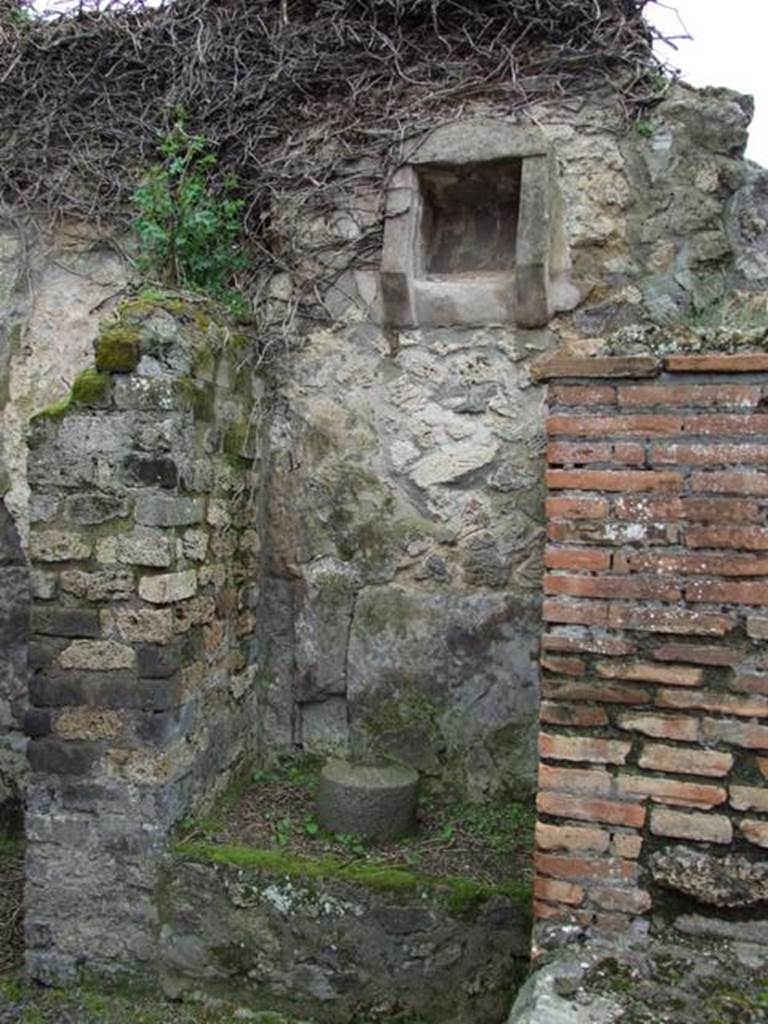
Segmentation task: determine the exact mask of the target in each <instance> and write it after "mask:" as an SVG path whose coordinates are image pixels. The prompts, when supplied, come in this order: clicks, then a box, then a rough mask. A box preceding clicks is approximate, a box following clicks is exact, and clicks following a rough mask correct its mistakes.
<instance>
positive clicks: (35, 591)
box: [29, 569, 59, 601]
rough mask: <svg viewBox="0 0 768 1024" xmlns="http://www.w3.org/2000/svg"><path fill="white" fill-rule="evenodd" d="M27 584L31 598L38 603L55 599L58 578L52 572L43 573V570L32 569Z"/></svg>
mask: <svg viewBox="0 0 768 1024" xmlns="http://www.w3.org/2000/svg"><path fill="white" fill-rule="evenodd" d="M29 584H30V588H31V591H32V597H34V598H37V600H38V601H50V600H52V599H53V598H54V597H56V592H57V590H58V588H59V577H58V575H57V574H56V573H54V572H45V571H44V570H43V569H33V570H32V571H31V572H30V574H29Z"/></svg>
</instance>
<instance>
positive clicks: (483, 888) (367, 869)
mask: <svg viewBox="0 0 768 1024" xmlns="http://www.w3.org/2000/svg"><path fill="white" fill-rule="evenodd" d="M173 849H174V852H175V853H177V854H179V855H180V856H182V857H185V858H188V859H190V860H194V861H197V862H200V863H212V864H220V865H224V866H230V867H236V868H241V869H250V870H254V871H258V872H262V873H264V874H267V875H280V876H283V877H287V878H292V879H304V880H307V879H320V878H322V879H327V880H333V879H336V880H339V881H343V882H348V883H353V884H356V885H362V886H365V887H366V888H368V889H372V890H374V891H376V892H387V893H400V894H413V895H419V894H421V895H424V894H427V895H429V896H432V897H433V898H434V899H436V900H438V901H439V902H441V903H444V904H445V905H446V906H447V907H448V908H449V909H450V910H451V911H452V912H453V913H455V914H462V913H467V912H470V911H472V910H474V909H476V908H477V907H479V906H480V905H481V904H482V903H484V902H485V901H486V900H488V899H490V898H491V897H492V896H496V895H504V896H507V897H509V898H510V899H512V900H513V901H514V902H515V903H518V904H520V905H521V906H522V907H525V906H526V905H527V903H528V900H529V897H530V888H529V886H528V885H527V884H526V883H521V882H513V881H509V882H505V883H503V884H501V885H497V886H492V885H488V884H486V883H485V882H481V881H479V880H477V879H474V878H460V877H456V876H453V875H445V876H438V875H425V874H421V873H420V872H415V871H409V870H406V869H405V868H399V867H392V866H391V865H389V864H387V865H381V864H375V863H374V864H371V863H353V864H349V863H348V862H344V861H340V860H338V859H337V858H336V857H332V856H328V855H325V856H321V857H302V856H298V855H297V854H293V853H290V852H288V851H285V850H260V849H254V848H253V847H250V846H241V845H237V844H223V845H218V844H215V843H207V842H179V843H176V844H175V845H174V847H173Z"/></svg>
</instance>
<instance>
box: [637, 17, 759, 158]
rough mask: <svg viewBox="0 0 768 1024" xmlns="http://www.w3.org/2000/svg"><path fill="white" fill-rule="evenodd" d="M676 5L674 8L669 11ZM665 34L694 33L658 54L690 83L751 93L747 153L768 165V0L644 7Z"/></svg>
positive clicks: (660, 50) (661, 48)
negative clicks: (752, 105)
mask: <svg viewBox="0 0 768 1024" xmlns="http://www.w3.org/2000/svg"><path fill="white" fill-rule="evenodd" d="M675 8H676V9H677V12H678V14H675V13H674V9H675ZM646 15H647V16H648V18H649V20H650V21H652V22H653V23H654V24H656V25H657V26H658V27H659V28H660V29H662V30H663V31H664V33H665V35H679V34H681V26H680V23H681V21H682V23H683V25H684V26H685V29H687V30H688V32H689V33H690V35H691V36H693V39H692V40H690V41H680V42H678V43H676V45H677V46H678V50H677V52H675V51H674V50H670V49H669V48H668V47H660V48H659V54H660V55H661V56H663V58H664V59H665V60H667V61H669V63H670V64H673V65H674V66H675V67H678V68H679V69H680V70H681V72H682V77H683V78H684V79H685V80H686V81H687V82H690V83H691V85H727V86H728V87H729V88H731V89H737V90H738V91H739V92H747V93H751V94H752V96H754V97H755V119H754V121H753V122H752V127H751V129H750V133H749V138H750V142H749V148H748V150H747V156H748V157H750V159H752V160H756V161H757V162H758V163H759V164H762V165H763V167H768V0H664V3H651V4H649V5H648V7H647V8H646Z"/></svg>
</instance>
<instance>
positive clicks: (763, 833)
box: [739, 818, 768, 847]
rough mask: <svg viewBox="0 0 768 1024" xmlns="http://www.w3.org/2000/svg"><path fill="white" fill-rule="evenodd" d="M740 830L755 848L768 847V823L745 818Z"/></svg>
mask: <svg viewBox="0 0 768 1024" xmlns="http://www.w3.org/2000/svg"><path fill="white" fill-rule="evenodd" d="M739 828H740V829H741V831H742V833H743V834H744V835H745V836H746V838H747V839H748V840H749V841H750V843H754V844H755V846H762V847H768V821H753V820H751V819H749V818H745V819H744V820H743V821H742V822H740V823H739Z"/></svg>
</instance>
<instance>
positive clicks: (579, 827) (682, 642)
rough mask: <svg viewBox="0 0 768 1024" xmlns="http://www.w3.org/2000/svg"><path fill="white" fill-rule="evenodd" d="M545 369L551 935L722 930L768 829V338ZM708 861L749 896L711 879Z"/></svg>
mask: <svg viewBox="0 0 768 1024" xmlns="http://www.w3.org/2000/svg"><path fill="white" fill-rule="evenodd" d="M539 376H540V378H544V379H549V380H550V384H549V418H548V433H549V450H548V459H549V469H548V473H547V485H548V501H547V512H548V545H547V550H546V563H545V564H546V571H545V577H544V622H545V624H544V632H543V638H542V653H541V698H542V699H541V727H540V757H541V761H540V775H539V795H538V812H539V820H538V826H537V833H536V836H537V852H536V881H535V916H536V920H537V934H538V941H539V943H540V944H546V943H547V942H550V943H556V942H558V941H562V940H563V934H564V932H563V926H564V925H568V926H574V925H575V926H577V927H581V928H585V929H589V930H603V931H612V930H622V929H626V928H630V927H633V928H635V929H636V930H637V929H639V930H643V929H644V928H645V927H646V923H647V922H648V921H649V920H650V919H653V918H654V917H655V916H656V915H662V914H663V915H664V916H665V918H666V919H667V920H669V919H670V918H672V919H674V921H675V923H676V924H677V925H678V926H679V927H681V928H682V929H683V930H686V929H688V930H695V929H694V925H693V924H692V922H694V923H695V922H697V921H698V922H699V925H698V926H697V927H701V928H704V929H705V930H706V929H707V928H711V929H712V930H714V931H715V932H716V933H717V932H718V929H719V930H720V931H719V933H720V934H725V933H726V932H727V929H728V928H732V927H736V925H734V924H733V922H734V921H736V919H737V918H738V917H739V915H740V914H742V913H743V911H744V909H745V907H747V906H749V907H752V906H753V904H756V903H759V899H755V898H753V897H754V896H755V892H754V891H752V890H750V887H749V885H746V886H742V889H741V890H739V889H738V885H736V884H735V879H736V876H737V875H739V874H740V875H741V876H742V877H743V878H746V879H749V878H752V874H751V873H752V872H753V869H754V867H755V862H757V861H758V860H761V859H762V860H764V859H765V855H766V854H765V850H766V848H768V785H767V784H766V779H768V646H767V645H766V642H765V641H766V639H767V638H768V356H766V355H761V354H754V355H744V356H727V355H722V356H721V355H712V356H688V357H685V356H678V357H669V358H667V359H666V360H664V361H663V363H659V362H657V361H655V360H654V359H651V358H644V357H635V358H628V359H592V360H588V359H585V360H578V359H574V360H570V359H558V360H551V361H550V362H549V363H548V364H544V365H542V366H541V367H540V370H539ZM726 854H728V855H729V859H728V860H725V859H724V858H725V855H726ZM673 862H677V863H679V864H680V865H682V868H683V870H681V871H679V872H678V875H679V876H680V877H679V878H678V881H677V882H675V881H674V879H672V880H670V878H671V876H672V875H674V874H675V873H674V871H672V872H670V870H669V865H670V863H673ZM664 865H666V868H665V867H664ZM686 865H687V867H686ZM713 871H714V872H715V876H717V873H718V872H719V873H720V876H722V877H725V878H726V880H727V878H728V877H730V876H733V877H731V882H733V883H734V884H733V886H732V888H733V891H734V892H736V893H738V892H739V891H741V892H742V894H743V895H742V896H738V895H737V897H735V898H734V897H733V895H732V898H730V899H726V898H725V897H723V896H722V895H717V894H716V895H714V896H713V894H712V890H713V889H714V888H715V886H714V884H713V885H710V886H709V891H708V887H707V885H706V881H705V880H706V875H707V872H710V874H711V872H713ZM729 873H730V876H729ZM713 877H714V876H713ZM758 895H759V893H758ZM762 896H763V899H764V898H765V893H764V892H763V893H762ZM750 913H754V911H752V910H750ZM697 915H698V916H697ZM659 919H661V917H659ZM702 921H703V922H704V924H703V925H702V924H701V922H702ZM753 926H754V922H751V923H750V924H749V925H748V926H747V927H749V928H752V927H753ZM723 929H725V930H726V931H725V932H724V931H723Z"/></svg>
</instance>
